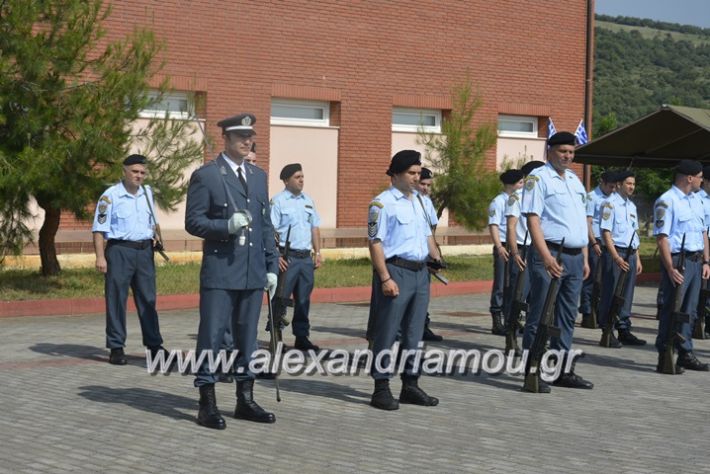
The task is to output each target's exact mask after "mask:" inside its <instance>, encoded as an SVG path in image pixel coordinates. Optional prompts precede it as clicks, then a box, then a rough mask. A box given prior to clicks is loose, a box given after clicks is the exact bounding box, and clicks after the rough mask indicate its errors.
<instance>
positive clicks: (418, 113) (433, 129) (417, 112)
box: [392, 107, 441, 133]
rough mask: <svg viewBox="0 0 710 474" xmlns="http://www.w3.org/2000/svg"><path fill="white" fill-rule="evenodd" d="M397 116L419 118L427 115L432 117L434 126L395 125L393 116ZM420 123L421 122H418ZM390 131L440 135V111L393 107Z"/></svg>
mask: <svg viewBox="0 0 710 474" xmlns="http://www.w3.org/2000/svg"><path fill="white" fill-rule="evenodd" d="M395 114H399V115H409V116H415V117H418V118H421V117H422V116H424V115H429V116H433V117H434V125H412V124H403V123H395V121H394V120H395V119H394V116H395ZM420 123H421V121H420ZM392 131H393V132H419V131H424V132H427V133H441V110H433V109H410V108H405V107H393V108H392Z"/></svg>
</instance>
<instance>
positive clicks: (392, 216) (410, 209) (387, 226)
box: [367, 186, 431, 262]
mask: <svg viewBox="0 0 710 474" xmlns="http://www.w3.org/2000/svg"><path fill="white" fill-rule="evenodd" d="M416 194H417V193H416V191H415V192H413V193H412V195H411V196H410V197H409V198H407V197H406V196H405V195H404V194H402V192H401V191H400V190H398V189H397V188H395V187H394V186H391V187H390V188H389V189H387V190H386V191H383V192H382V193H381V194H379V195H378V196H377V197H376V198H375V199H374V200H373V201H372V202H371V203H370V209H369V213H368V217H367V236H368V238H369V239H370V240H379V241H381V242H382V247H383V249H384V254H385V259H388V258H390V257H400V258H405V259H407V260H413V261H417V262H423V261H424V260H426V258H427V256H428V255H429V246H428V243H427V238H428V237H429V236H430V235H431V228H430V227H429V223H428V222H427V220H426V216H425V215H424V209H422V206H421V204H419V200H418V199H417V196H416Z"/></svg>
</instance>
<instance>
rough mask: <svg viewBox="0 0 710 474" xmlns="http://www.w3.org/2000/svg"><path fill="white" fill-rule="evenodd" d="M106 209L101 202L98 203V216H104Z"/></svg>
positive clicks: (105, 205)
mask: <svg viewBox="0 0 710 474" xmlns="http://www.w3.org/2000/svg"><path fill="white" fill-rule="evenodd" d="M106 209H108V204H106V203H105V202H103V201H99V214H103V215H104V216H106Z"/></svg>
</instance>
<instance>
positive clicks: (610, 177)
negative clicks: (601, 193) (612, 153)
mask: <svg viewBox="0 0 710 474" xmlns="http://www.w3.org/2000/svg"><path fill="white" fill-rule="evenodd" d="M599 177H600V178H601V179H602V181H604V182H605V183H615V182H616V181H617V179H616V172H615V171H612V170H606V171H604V172H602V174H601V175H599Z"/></svg>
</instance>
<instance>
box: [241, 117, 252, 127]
mask: <svg viewBox="0 0 710 474" xmlns="http://www.w3.org/2000/svg"><path fill="white" fill-rule="evenodd" d="M242 125H244V126H246V127H248V126H249V125H251V117H249V116H248V115H247V116H246V117H244V118H243V119H242Z"/></svg>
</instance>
